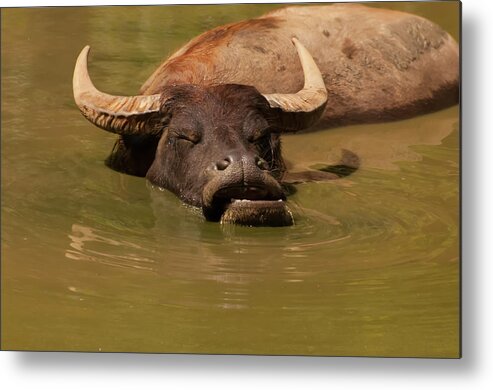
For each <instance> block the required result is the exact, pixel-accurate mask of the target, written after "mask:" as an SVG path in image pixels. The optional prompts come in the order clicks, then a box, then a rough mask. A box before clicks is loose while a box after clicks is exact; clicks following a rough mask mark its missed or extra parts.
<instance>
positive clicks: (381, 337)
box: [1, 2, 459, 357]
mask: <svg viewBox="0 0 493 390" xmlns="http://www.w3.org/2000/svg"><path fill="white" fill-rule="evenodd" d="M374 6H381V5H379V4H374ZM384 6H385V7H388V8H394V9H402V10H406V11H408V12H414V13H417V14H420V15H423V16H426V17H428V18H430V19H432V20H434V21H436V22H437V23H439V24H441V25H442V26H443V27H444V28H446V29H447V30H448V31H449V32H451V34H452V35H453V36H455V37H457V34H458V26H457V23H456V22H457V18H458V8H457V3H443V2H442V3H440V4H439V3H413V4H410V3H386V4H385V5H384ZM275 7H277V6H276V5H238V6H196V7H179V6H174V7H103V8H61V9H60V8H58V9H57V8H45V9H8V10H6V9H3V10H2V42H1V43H2V52H1V54H2V79H1V81H2V107H1V108H2V122H1V125H2V132H1V136H2V138H1V152H2V155H1V156H2V157H1V158H2V160H1V162H2V177H1V191H2V192H1V195H2V199H1V201H2V219H1V223H2V231H1V233H2V253H1V254H2V269H1V270H2V323H1V325H2V340H1V341H2V348H3V349H19V350H26V349H27V350H70V351H73V350H77V351H140V352H195V353H248V354H308V355H339V356H347V355H360V356H375V355H381V356H430V357H437V356H442V357H457V356H458V353H459V237H458V235H459V226H458V223H459V221H458V218H459V193H458V188H459V131H458V107H452V108H449V109H447V110H443V111H440V112H437V113H434V114H429V115H425V116H422V117H419V118H414V119H411V120H406V121H400V122H394V123H388V124H378V125H365V126H352V127H345V128H340V129H332V130H327V131H321V132H317V133H312V134H302V135H295V136H286V137H285V138H284V152H285V156H286V158H287V159H288V160H289V161H290V162H291V166H292V168H293V169H295V170H296V169H304V168H306V167H312V166H317V165H318V164H325V163H327V162H335V161H337V159H338V157H339V155H340V153H341V149H343V148H346V149H349V150H351V151H353V152H355V153H356V154H358V155H359V156H360V158H361V161H362V166H361V168H360V169H359V170H358V171H357V172H356V173H354V174H353V175H351V176H349V177H347V178H344V179H340V180H337V181H333V182H328V183H318V184H305V185H299V186H298V187H297V190H298V191H297V192H296V193H295V194H294V195H293V196H292V197H291V198H290V202H291V207H292V209H293V210H294V212H295V217H296V221H297V223H296V225H295V226H292V227H287V228H245V227H232V226H229V227H227V226H221V225H219V224H214V223H208V222H205V221H204V220H203V218H202V216H201V215H200V213H199V212H198V211H197V210H195V209H192V208H190V207H188V206H185V205H183V204H181V203H180V201H179V200H178V199H177V198H176V197H175V196H174V195H172V194H170V193H168V192H166V191H160V190H159V189H155V188H151V186H150V185H148V184H147V183H146V181H145V180H144V179H141V178H135V177H130V176H125V175H121V174H119V173H116V172H113V171H111V170H110V169H108V168H107V167H105V166H104V164H103V160H104V158H105V157H106V156H107V155H108V153H109V152H110V150H111V148H112V145H113V142H114V139H115V137H114V136H113V135H112V134H109V133H105V132H103V131H101V130H99V129H97V128H96V127H94V126H92V125H91V124H90V123H89V122H87V121H86V120H85V119H84V118H83V117H82V116H81V115H80V113H79V111H78V109H77V108H76V106H75V104H74V103H73V98H72V87H71V77H72V71H73V66H74V62H75V59H76V57H77V55H78V53H79V51H80V50H81V48H82V47H83V46H84V45H86V44H90V45H91V46H92V49H93V50H92V53H93V54H92V57H91V76H92V77H93V79H94V82H95V84H96V85H97V86H98V87H99V88H100V89H102V90H105V91H108V92H111V93H113V94H134V93H135V92H136V91H137V90H138V88H139V86H140V84H142V83H143V82H144V81H145V79H146V78H147V77H148V76H149V75H150V74H151V73H152V71H153V69H154V68H155V67H156V66H157V65H158V64H159V63H160V61H161V60H162V59H163V58H164V57H166V56H167V55H168V54H171V53H172V52H173V51H174V50H176V49H177V48H178V47H180V46H181V45H182V44H183V43H185V42H186V41H187V40H188V39H190V38H191V37H193V36H195V35H197V34H198V33H200V32H201V31H204V30H207V29H210V28H212V27H214V26H216V25H220V24H223V23H226V22H230V21H236V20H241V19H244V18H248V17H253V16H256V15H259V14H262V13H263V12H265V11H267V10H269V9H272V8H275Z"/></svg>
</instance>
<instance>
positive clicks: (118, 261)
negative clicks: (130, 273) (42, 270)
mask: <svg viewBox="0 0 493 390" xmlns="http://www.w3.org/2000/svg"><path fill="white" fill-rule="evenodd" d="M68 237H69V238H70V239H71V241H72V242H71V243H70V247H71V248H72V249H67V250H66V251H65V257H67V258H68V259H72V260H85V261H97V262H100V263H101V264H106V265H111V266H114V267H131V268H136V269H141V270H152V267H151V265H152V263H153V261H152V260H149V259H146V258H143V257H141V256H138V255H136V254H132V253H131V252H129V251H131V250H132V249H134V250H135V249H142V248H141V247H140V246H139V245H136V244H133V243H131V242H128V241H117V240H112V239H110V238H105V237H103V236H102V235H99V234H96V233H95V232H94V230H93V229H91V228H89V227H86V226H81V225H76V224H74V225H72V234H69V236H68ZM89 244H93V246H95V247H98V248H101V249H99V250H96V249H91V246H90V245H89ZM115 246H116V247H121V248H118V249H116V248H114V247H115ZM115 252H116V253H115ZM118 252H123V253H125V254H118Z"/></svg>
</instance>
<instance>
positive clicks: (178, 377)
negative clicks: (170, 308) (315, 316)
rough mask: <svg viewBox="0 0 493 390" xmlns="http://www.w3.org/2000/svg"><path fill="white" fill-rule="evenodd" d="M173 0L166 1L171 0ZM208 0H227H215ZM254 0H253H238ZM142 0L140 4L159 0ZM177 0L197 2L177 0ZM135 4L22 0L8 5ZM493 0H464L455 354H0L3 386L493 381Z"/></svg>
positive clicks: (412, 385) (370, 385) (473, 384)
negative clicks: (459, 349) (459, 318)
mask: <svg viewBox="0 0 493 390" xmlns="http://www.w3.org/2000/svg"><path fill="white" fill-rule="evenodd" d="M168 2H169V1H168ZM211 2H212V3H224V2H225V1H221V0H215V1H211ZM243 2H244V3H250V2H255V1H243ZM163 3H166V2H165V1H153V0H147V1H142V2H140V4H163ZM173 3H186V4H191V3H201V2H198V1H173ZM92 4H97V5H102V4H105V5H111V4H139V3H138V2H135V1H124V0H120V1H108V0H98V1H90V0H89V1H85V2H84V3H83V4H82V3H81V2H78V3H76V2H73V1H72V2H69V1H48V0H42V1H41V0H39V1H22V0H3V1H2V3H1V6H2V7H7V6H15V7H19V6H41V5H42V6H51V5H57V6H58V5H92ZM491 4H493V2H490V1H485V0H464V1H463V31H464V41H463V43H464V45H463V70H464V73H463V99H464V102H463V113H464V118H463V127H462V132H463V133H462V134H463V171H462V178H463V258H462V261H463V309H464V311H463V325H464V327H463V331H464V344H463V347H464V348H463V354H464V357H463V359H461V360H428V359H421V360H420V359H373V358H372V359H365V358H359V359H358V358H346V359H341V358H302V357H285V358H281V357H249V356H246V357H245V356H197V355H181V356H173V355H125V354H103V355H101V354H100V355H95V354H75V353H64V354H57V353H14V352H1V353H0V372H1V374H0V378H1V379H0V380H1V383H2V387H3V388H6V389H13V388H27V389H32V388H36V389H40V390H43V389H50V390H52V389H62V388H71V389H76V390H77V389H84V390H87V389H91V388H96V389H102V388H104V389H112V388H116V389H119V390H123V389H132V390H134V389H143V388H150V387H159V388H167V389H209V388H211V389H228V390H229V389H249V390H253V389H256V388H258V387H260V388H264V387H265V388H267V387H269V388H270V387H274V388H280V387H281V386H282V388H283V389H287V390H290V389H297V390H298V389H314V388H322V387H323V388H324V389H328V388H336V389H342V388H343V389H365V390H367V389H378V390H386V389H404V390H405V389H412V390H416V389H425V390H426V389H434V390H439V389H446V390H452V389H461V390H463V389H487V388H488V389H489V388H491V384H492V383H493V368H492V367H493V365H492V364H491V362H492V361H493V358H492V356H491V354H492V353H493V345H492V332H493V321H492V310H491V309H492V307H493V304H492V298H493V293H492V286H493V282H492V281H491V278H493V272H492V268H493V266H492V264H493V256H492V255H493V254H492V253H491V251H490V250H489V249H490V247H489V245H488V243H489V241H491V232H490V230H491V229H490V227H491V225H490V224H489V223H488V222H489V221H491V218H492V217H493V214H492V201H493V191H492V185H491V181H492V178H493V175H492V174H491V169H492V167H493V164H492V162H491V158H490V156H491V155H493V151H492V147H493V144H492V142H491V141H492V137H493V124H491V114H490V112H491V111H492V110H491V108H490V106H491V102H492V99H491V96H489V95H490V94H489V93H488V89H491V88H493V84H492V82H491V81H492V73H493V63H492V55H491V48H492V40H493V34H492V29H493V20H492V19H491V18H492V16H491V15H493V13H492V12H491V9H492V7H491Z"/></svg>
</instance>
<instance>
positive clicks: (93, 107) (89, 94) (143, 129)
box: [73, 46, 161, 135]
mask: <svg viewBox="0 0 493 390" xmlns="http://www.w3.org/2000/svg"><path fill="white" fill-rule="evenodd" d="M89 50H90V47H89V46H86V47H85V48H84V49H82V51H81V53H80V54H79V57H78V58H77V62H76V64H75V70H74V78H73V90H74V98H75V102H76V104H77V106H78V107H79V109H80V111H81V112H82V114H83V115H84V116H85V117H86V118H87V119H88V120H89V121H90V122H92V123H93V124H95V125H96V126H98V127H100V128H102V129H104V130H107V131H110V132H112V133H116V134H120V135H134V134H143V133H146V134H153V133H156V134H157V133H158V132H159V131H161V128H160V126H159V115H157V114H159V108H160V98H161V95H159V94H157V95H140V96H113V95H109V94H106V93H104V92H101V91H99V90H97V89H96V87H95V86H94V84H93V83H92V81H91V78H90V77H89V72H88V71H87V56H88V54H89Z"/></svg>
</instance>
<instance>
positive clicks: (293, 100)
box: [263, 38, 327, 124]
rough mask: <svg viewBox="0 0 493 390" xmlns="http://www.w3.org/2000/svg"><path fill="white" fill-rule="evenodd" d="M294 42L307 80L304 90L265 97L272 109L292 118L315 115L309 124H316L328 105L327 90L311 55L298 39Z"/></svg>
mask: <svg viewBox="0 0 493 390" xmlns="http://www.w3.org/2000/svg"><path fill="white" fill-rule="evenodd" d="M292 41H293V44H294V46H295V47H296V50H297V52H298V56H299V59H300V62H301V66H302V68H303V74H304V78H305V84H304V86H303V89H301V90H300V91H298V92H297V93H291V94H282V93H274V94H266V95H263V96H264V97H265V98H266V99H267V101H268V102H269V105H270V106H271V108H274V109H276V108H277V109H281V110H282V112H283V113H286V114H291V115H289V116H290V117H294V116H296V114H297V113H302V114H313V115H308V116H309V117H310V120H309V122H314V121H317V120H318V118H319V117H320V116H321V115H322V113H323V110H324V108H325V105H326V103H327V89H326V88H325V83H324V80H323V78H322V74H321V73H320V70H319V69H318V66H317V64H316V63H315V61H314V60H313V57H312V56H311V54H310V53H309V52H308V50H307V49H306V48H305V47H304V46H303V45H302V44H301V43H300V41H298V39H296V38H293V39H292ZM305 116H306V115H305ZM310 124H312V123H310Z"/></svg>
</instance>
